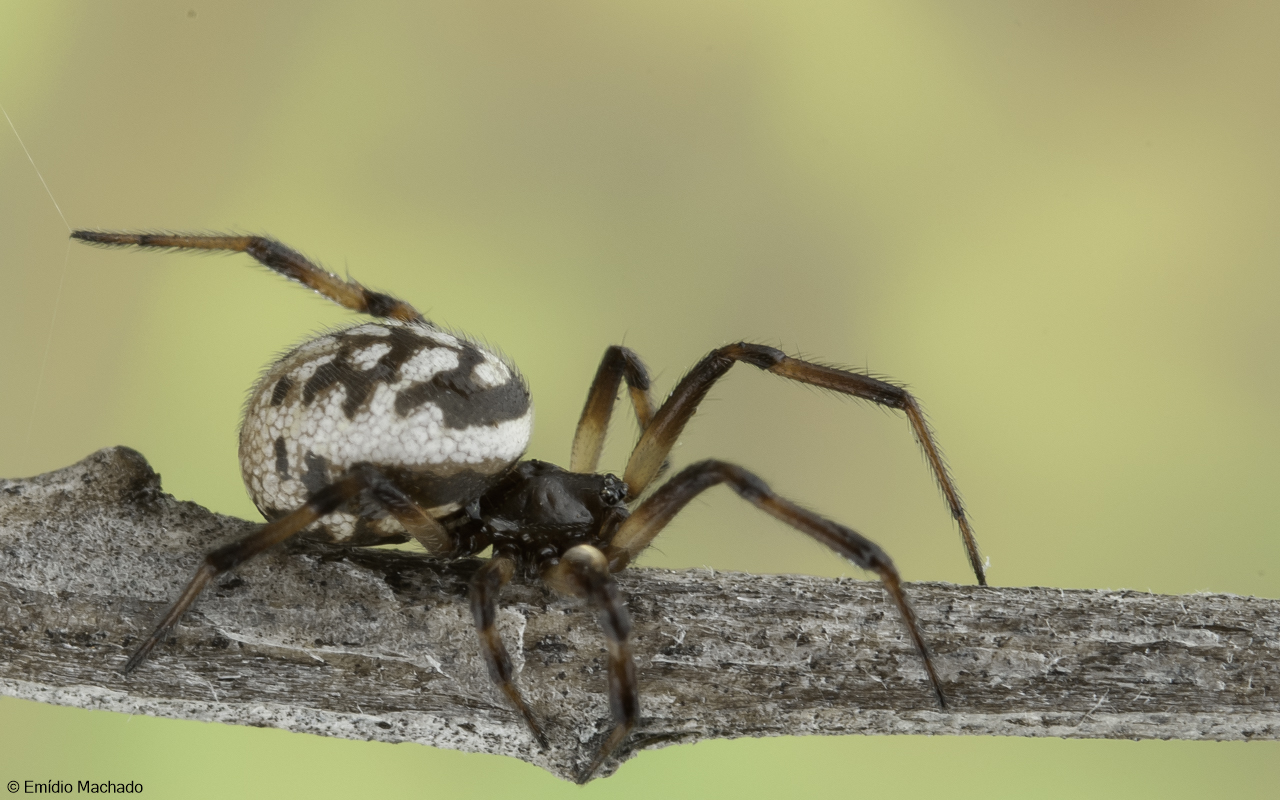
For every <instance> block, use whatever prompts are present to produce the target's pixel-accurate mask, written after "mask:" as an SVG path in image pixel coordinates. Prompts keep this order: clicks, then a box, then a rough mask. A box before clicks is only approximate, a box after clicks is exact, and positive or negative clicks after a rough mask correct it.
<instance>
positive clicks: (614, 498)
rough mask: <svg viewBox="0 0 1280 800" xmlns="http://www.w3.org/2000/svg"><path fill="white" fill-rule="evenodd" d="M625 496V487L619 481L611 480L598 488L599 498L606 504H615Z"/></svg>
mask: <svg viewBox="0 0 1280 800" xmlns="http://www.w3.org/2000/svg"><path fill="white" fill-rule="evenodd" d="M626 496H627V488H626V485H625V484H623V483H622V482H621V481H618V482H616V483H613V482H611V483H609V484H607V485H606V486H605V487H604V488H603V489H601V490H600V499H601V500H602V501H603V502H604V504H605V505H607V506H616V505H617V504H618V503H621V502H622V499H623V498H624V497H626Z"/></svg>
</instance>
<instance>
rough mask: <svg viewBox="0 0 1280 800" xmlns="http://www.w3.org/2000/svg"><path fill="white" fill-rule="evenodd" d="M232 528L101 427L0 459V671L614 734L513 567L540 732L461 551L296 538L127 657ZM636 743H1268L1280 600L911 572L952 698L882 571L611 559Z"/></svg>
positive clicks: (284, 722) (168, 695)
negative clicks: (628, 643) (13, 466)
mask: <svg viewBox="0 0 1280 800" xmlns="http://www.w3.org/2000/svg"><path fill="white" fill-rule="evenodd" d="M252 527H253V523H250V522H246V521H244V520H239V519H234V518H230V517H224V516H220V515H217V514H213V513H211V512H209V511H207V510H205V509H203V508H201V507H199V506H197V505H194V504H192V503H183V502H178V501H176V500H174V499H173V498H172V497H169V496H168V495H165V494H163V493H162V492H161V491H160V480H159V476H157V475H156V474H155V473H154V472H152V470H151V468H150V467H149V466H148V465H147V463H146V461H145V460H144V459H143V458H142V456H141V455H139V454H138V453H136V452H134V451H132V450H129V449H127V448H113V449H108V450H102V451H100V452H98V453H95V454H93V455H92V456H90V457H89V458H87V459H85V460H84V461H82V462H81V463H79V464H76V465H74V466H71V467H68V468H66V469H63V470H59V471H57V472H53V473H49V474H47V475H42V476H39V477H37V478H32V479H30V480H17V481H0V610H2V611H0V613H2V616H0V636H3V645H4V646H3V651H2V652H0V692H3V693H5V694H9V695H12V696H14V697H22V698H29V699H35V700H41V701H44V702H50V703H58V704H63V705H74V706H80V707H85V708H99V709H110V710H114V711H126V712H129V713H141V714H153V715H157V716H167V717H179V718H184V719H201V720H214V721H219V722H229V723H234V724H240V725H268V726H272V727H278V728H285V729H288V730H294V731H306V732H309V733H317V734H323V735H328V736H342V737H347V738H354V739H378V740H382V741H389V742H399V741H416V742H420V743H423V744H430V745H434V746H437V747H451V748H457V749H462V750H473V751H482V752H488V753H501V754H504V755H512V756H516V757H517V758H522V759H525V760H527V761H530V762H532V763H534V764H538V765H539V766H542V767H544V768H546V769H548V770H550V771H551V772H553V773H555V774H556V775H559V776H561V777H565V778H571V777H572V776H573V775H574V773H575V772H576V770H577V769H578V768H580V767H581V766H582V764H583V763H584V762H585V761H586V760H587V759H589V758H590V756H591V755H592V753H594V749H595V747H596V744H597V741H598V737H599V735H600V734H602V733H603V732H604V731H605V730H606V729H607V727H608V726H607V724H606V718H607V717H608V707H607V698H606V696H605V673H604V647H603V642H602V639H601V637H600V635H599V632H598V630H597V628H596V624H595V621H594V619H593V616H592V614H591V613H590V612H589V610H587V609H583V608H580V607H578V606H577V605H576V604H574V603H572V602H569V601H565V600H561V599H558V598H556V597H554V596H553V595H551V594H550V593H548V592H547V591H546V590H544V589H542V588H540V587H538V586H536V585H534V584H531V583H521V582H519V581H517V583H516V585H514V586H512V587H511V588H510V589H509V590H508V591H507V592H506V594H505V600H506V605H505V606H504V610H503V611H502V612H501V615H500V621H499V626H500V628H501V630H502V634H503V636H504V637H505V638H506V640H507V642H508V645H509V647H510V648H511V650H512V654H513V657H514V658H515V659H516V662H517V664H516V666H517V669H518V670H519V671H520V676H519V680H520V683H521V686H522V687H523V689H524V691H525V693H526V695H527V697H528V698H529V700H530V702H531V704H532V706H533V707H534V709H535V710H536V711H537V712H538V713H539V714H540V715H541V716H542V717H543V718H544V719H545V721H546V726H545V727H546V729H547V731H548V734H549V735H550V738H551V740H552V749H551V750H550V751H548V752H545V753H544V752H540V751H539V750H538V749H537V748H536V747H535V746H534V744H533V742H532V740H531V738H530V736H529V734H528V731H527V730H526V729H525V728H524V726H523V724H522V723H521V721H520V720H519V718H518V717H517V716H516V714H515V713H514V712H513V711H511V710H510V709H509V708H508V707H507V705H506V704H505V703H504V701H503V700H502V699H501V697H499V696H498V694H497V693H496V692H495V691H494V690H493V688H492V687H491V686H490V683H489V678H488V675H487V673H486V670H485V667H484V665H483V663H482V662H481V659H480V653H479V649H478V647H477V643H476V636H475V632H474V630H473V629H472V626H471V618H470V613H469V611H468V608H467V603H466V580H467V578H468V576H469V575H470V573H471V572H472V571H473V570H474V569H475V568H476V565H477V563H478V562H476V561H474V560H463V561H456V562H446V561H440V560H434V559H430V558H427V557H425V556H420V555H416V554H413V553H407V552H403V551H389V550H355V551H352V550H340V549H336V548H330V547H320V546H315V545H304V546H299V547H295V548H293V549H292V550H289V551H283V550H282V551H280V552H274V553H270V554H268V555H266V556H263V557H262V558H260V559H258V560H256V561H254V562H252V563H250V564H248V565H246V566H244V567H242V568H240V569H238V570H237V571H236V573H235V575H234V576H233V577H232V576H227V577H224V578H223V579H222V580H221V583H220V585H219V586H216V587H214V588H213V589H211V590H210V591H209V592H207V593H206V595H205V596H204V597H202V598H201V599H200V601H199V602H198V603H197V604H196V610H195V611H194V612H193V613H191V614H189V615H188V616H187V618H186V620H185V621H184V623H183V624H182V625H180V626H179V628H178V630H177V633H176V634H175V635H174V636H173V637H172V638H171V639H169V640H168V641H167V642H165V643H163V644H161V645H160V646H159V647H157V649H156V651H155V653H154V654H153V655H152V657H151V660H150V661H148V662H147V663H146V664H144V665H143V666H142V667H141V668H140V669H139V670H138V671H137V672H136V673H134V674H131V675H130V676H129V677H127V678H126V677H124V676H122V675H121V674H120V673H119V669H120V667H121V666H122V665H123V663H124V661H125V658H126V657H127V655H128V653H129V651H130V649H131V647H132V646H133V645H134V644H135V643H136V642H137V641H138V639H139V638H140V637H141V636H143V635H145V634H146V633H147V632H149V629H150V626H151V625H152V624H153V623H154V621H155V620H156V618H157V615H158V614H159V613H160V612H161V611H162V610H163V608H164V606H165V605H166V604H167V603H168V602H169V600H171V599H172V598H173V596H174V595H175V594H176V593H177V591H178V590H179V588H180V586H181V584H183V583H185V581H186V580H187V578H188V577H189V576H190V575H191V573H192V571H193V570H194V569H195V567H196V565H197V563H198V561H199V559H200V558H201V556H202V555H203V553H204V552H205V551H207V550H209V549H210V548H212V547H213V546H214V545H215V544H217V543H220V542H224V541H227V540H229V539H232V538H235V537H238V536H242V535H244V533H245V532H247V531H248V530H249V529H251V528H252ZM619 580H620V583H621V585H622V587H623V589H624V591H625V592H626V593H627V595H628V597H629V601H628V603H629V606H630V608H631V611H632V614H633V615H634V617H635V622H636V634H635V638H636V659H637V666H638V668H639V675H640V687H641V693H642V700H641V703H642V718H641V722H640V725H639V728H638V729H637V731H636V733H635V734H634V735H633V736H632V737H631V738H630V739H629V740H628V742H627V743H626V744H625V745H624V746H623V748H622V750H621V751H619V753H618V754H617V756H618V760H614V761H611V762H610V763H609V764H607V765H606V767H605V769H604V770H603V771H602V774H608V772H609V771H611V770H613V769H615V768H616V767H617V764H618V763H619V761H620V760H625V759H626V758H629V757H630V756H632V755H634V754H635V752H636V751H637V750H640V749H642V748H645V747H652V746H658V745H662V744H667V743H672V742H692V741H696V740H698V739H705V738H714V737H736V736H772V735H780V734H841V733H882V734H883V733H932V734H961V733H964V734H984V735H1015V736H1069V737H1095V738H1162V739H1174V738H1176V739H1277V738H1280V601H1275V600H1264V599H1259V598H1249V597H1233V596H1228V595H1190V596H1185V597H1168V596H1158V595H1150V594H1143V593H1139V592H1125V591H1063V590H1058V589H1039V588H1018V589H998V588H991V589H979V588H977V587H973V586H950V585H944V584H913V585H911V586H910V587H909V591H910V593H911V596H912V598H913V600H914V602H915V606H916V609H917V610H918V612H919V614H920V618H921V621H922V624H923V625H924V630H925V635H926V637H927V638H928V639H929V641H930V643H931V645H932V647H933V650H934V656H935V659H936V660H937V664H938V667H939V670H940V671H941V674H942V677H943V680H944V682H945V688H946V691H947V693H948V699H949V701H950V704H951V708H950V709H948V710H947V711H945V712H944V711H940V710H939V709H938V708H937V707H936V706H935V705H934V703H933V700H932V696H931V694H930V692H929V690H928V686H927V684H926V683H925V680H924V673H923V670H922V669H921V666H920V663H919V661H918V659H917V658H916V656H915V654H914V653H913V652H912V650H911V647H910V645H909V643H908V642H907V641H906V640H905V638H904V636H903V631H902V627H901V624H900V623H899V620H898V617H897V615H896V613H895V612H894V610H893V608H892V607H891V606H890V605H889V603H888V602H887V601H886V599H885V597H884V594H883V592H882V590H881V589H880V587H879V584H877V583H868V582H861V581H851V580H829V579H820V578H811V577H804V576H794V575H788V576H756V575H742V574H735V573H722V572H711V571H709V570H691V571H685V572H670V571H665V570H644V569H641V570H629V571H627V572H625V573H623V574H622V575H620V576H619Z"/></svg>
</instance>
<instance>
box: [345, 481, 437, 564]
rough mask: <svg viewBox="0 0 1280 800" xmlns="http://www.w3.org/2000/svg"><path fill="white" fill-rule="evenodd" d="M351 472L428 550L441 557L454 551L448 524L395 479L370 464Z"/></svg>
mask: <svg viewBox="0 0 1280 800" xmlns="http://www.w3.org/2000/svg"><path fill="white" fill-rule="evenodd" d="M352 471H353V472H355V473H357V474H359V475H360V476H361V478H362V479H363V480H364V481H365V484H366V485H367V486H368V488H369V493H370V495H371V496H372V497H373V499H374V501H376V502H377V503H378V504H379V505H381V506H382V507H383V508H384V509H386V510H387V512H388V513H389V514H391V516H393V517H395V519H396V521H397V522H399V523H400V524H401V525H402V526H404V529H405V530H406V531H408V532H409V535H410V536H412V537H413V538H414V539H416V540H417V541H418V543H419V544H421V545H422V546H423V547H425V548H426V549H427V552H428V553H431V554H432V555H437V556H442V555H448V554H449V553H450V552H451V551H452V550H453V545H454V541H453V537H452V536H450V535H449V532H448V531H447V530H445V527H444V526H443V525H441V524H440V522H439V520H437V519H436V518H435V517H433V516H431V515H430V514H428V513H427V512H426V511H425V510H424V509H423V508H422V506H420V505H418V504H417V503H416V502H414V500H413V498H411V497H409V495H407V494H405V493H404V492H403V491H402V490H401V489H400V487H399V486H397V485H396V484H395V482H394V481H392V480H391V479H390V478H388V477H387V476H385V475H383V474H382V473H381V472H379V471H378V469H377V468H376V467H373V466H372V465H369V464H358V465H356V466H355V467H353V468H352Z"/></svg>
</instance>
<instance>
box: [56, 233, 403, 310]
mask: <svg viewBox="0 0 1280 800" xmlns="http://www.w3.org/2000/svg"><path fill="white" fill-rule="evenodd" d="M71 238H72V239H80V240H81V241H85V242H89V243H90V244H99V245H106V246H108V247H115V246H122V247H128V246H134V247H149V248H156V249H163V250H231V251H235V252H238V253H248V254H249V255H251V256H253V257H254V258H255V259H257V260H258V262H259V263H260V264H262V265H263V266H265V267H267V268H268V269H270V270H273V271H275V272H278V273H280V274H281V275H283V276H285V277H286V278H290V279H291V280H295V281H297V282H298V283H301V284H302V285H303V286H306V287H307V288H309V289H313V290H315V291H316V292H317V293H319V294H321V295H323V296H324V297H327V298H329V299H330V300H332V301H333V302H335V303H337V304H338V305H340V306H342V307H343V308H347V309H350V310H352V311H358V312H360V313H362V314H369V315H370V316H374V317H388V318H390V319H399V320H404V321H406V322H412V321H417V320H421V319H423V317H422V314H420V313H419V312H418V310H417V309H416V308H414V307H413V306H411V305H409V304H408V303H406V302H405V301H403V300H401V299H399V298H396V297H392V296H391V295H389V294H383V293H381V292H373V291H370V290H369V289H366V288H365V287H363V286H361V285H360V284H359V283H356V282H355V281H344V280H343V279H342V278H339V277H338V276H337V275H334V274H333V273H332V272H329V271H328V270H326V269H323V268H322V267H320V266H318V265H316V264H313V263H312V262H311V261H309V260H308V259H307V258H306V257H305V256H303V255H302V254H301V253H299V252H297V251H296V250H292V249H290V248H288V247H285V246H284V245H283V244H281V243H280V242H277V241H276V240H274V239H268V238H266V237H265V236H207V235H201V234H191V233H127V232H116V231H72V233H71Z"/></svg>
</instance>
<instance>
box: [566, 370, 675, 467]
mask: <svg viewBox="0 0 1280 800" xmlns="http://www.w3.org/2000/svg"><path fill="white" fill-rule="evenodd" d="M623 379H626V381H627V392H628V393H629V394H630V396H631V405H632V406H634V407H635V410H636V422H638V423H640V430H641V431H643V430H644V429H645V428H647V427H649V422H650V421H651V420H652V419H653V410H654V404H653V398H652V397H651V396H650V395H649V371H648V370H646V369H645V367H644V362H642V361H641V360H640V357H639V356H638V355H636V353H635V351H634V350H631V349H630V348H627V347H622V346H621V345H610V346H609V348H608V349H607V350H605V351H604V358H602V359H601V360H600V368H599V369H598V370H597V371H596V377H595V379H594V380H593V381H591V388H590V389H589V390H587V402H586V405H584V406H583V407H582V416H581V417H580V418H579V419H578V429H577V431H575V432H574V434H573V451H572V455H570V457H569V471H570V472H595V471H596V468H597V467H598V466H599V464H600V451H601V450H603V449H604V437H605V434H606V433H607V432H608V430H609V418H610V417H612V416H613V405H614V403H616V402H617V401H618V386H619V385H620V384H621V383H622V381H623Z"/></svg>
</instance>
